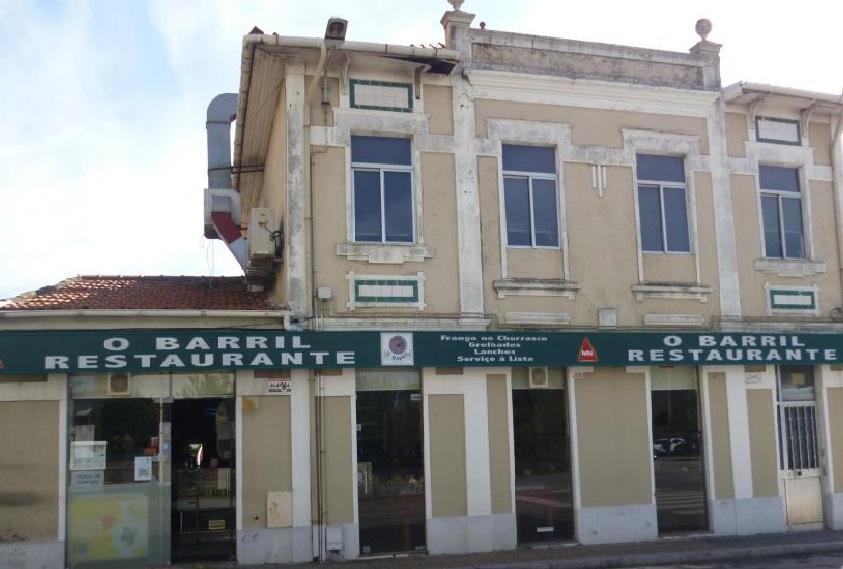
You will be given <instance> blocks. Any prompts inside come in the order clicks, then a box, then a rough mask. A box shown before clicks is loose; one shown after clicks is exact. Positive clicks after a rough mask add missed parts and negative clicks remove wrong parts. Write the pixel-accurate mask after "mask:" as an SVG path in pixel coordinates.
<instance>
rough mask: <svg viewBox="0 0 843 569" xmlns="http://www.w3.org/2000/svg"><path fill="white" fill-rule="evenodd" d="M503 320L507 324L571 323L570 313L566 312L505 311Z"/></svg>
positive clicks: (548, 324) (547, 324)
mask: <svg viewBox="0 0 843 569" xmlns="http://www.w3.org/2000/svg"><path fill="white" fill-rule="evenodd" d="M503 321H504V322H505V323H507V324H537V325H543V326H544V325H546V326H564V325H567V324H570V323H571V315H570V314H568V313H567V312H505V313H504V315H503Z"/></svg>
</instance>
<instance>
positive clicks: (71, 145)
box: [0, 0, 843, 299]
mask: <svg viewBox="0 0 843 569" xmlns="http://www.w3.org/2000/svg"><path fill="white" fill-rule="evenodd" d="M782 6H784V5H782ZM446 9H450V6H449V5H448V4H446V2H445V1H444V0H403V1H390V0H365V1H363V0H344V1H321V0H310V1H309V2H306V3H303V2H292V1H288V0H239V1H237V0H146V1H143V0H123V1H119V0H94V1H86V0H72V1H66V2H61V1H52V0H50V1H47V0H43V1H22V0H0V172H2V175H0V299H3V298H9V297H13V296H15V295H17V294H20V293H22V292H25V291H29V290H34V289H37V288H39V287H41V286H45V285H49V284H55V283H57V282H59V281H61V280H62V279H65V278H68V277H72V276H75V275H80V274H100V275H118V274H122V275H138V274H142V275H161V274H169V275H208V274H212V275H237V274H241V273H240V270H239V267H238V265H237V263H236V262H235V261H234V260H233V257H232V256H231V254H230V253H229V252H228V249H227V248H226V247H225V245H223V244H222V242H220V241H208V240H206V239H204V237H203V235H202V233H203V220H202V191H203V188H204V187H205V186H206V185H207V174H206V169H207V162H206V154H205V152H206V148H205V125H204V122H205V110H206V108H207V105H208V102H209V101H210V100H211V99H212V98H213V97H214V96H215V95H216V94H218V93H222V92H236V91H237V89H238V86H239V72H240V47H241V39H242V36H243V34H245V33H247V32H248V31H249V30H250V29H252V27H253V26H258V27H260V28H261V29H263V30H264V31H265V32H267V33H271V32H277V33H279V34H281V35H295V36H311V37H321V36H322V34H323V32H324V28H325V23H326V21H327V19H328V18H329V17H331V16H340V17H344V18H346V19H348V21H349V26H348V35H347V39H349V40H356V41H371V42H379V43H396V44H405V45H406V44H416V45H418V44H422V43H424V44H431V43H436V42H440V41H442V42H444V37H443V33H442V28H441V26H440V24H439V20H440V18H441V16H442V14H443V12H444V11H445V10H446ZM463 10H464V11H467V12H472V13H474V14H476V18H475V19H474V23H473V25H474V26H475V27H477V26H479V24H480V22H481V21H484V22H486V27H487V29H494V30H507V31H517V32H523V33H533V34H542V35H552V36H557V37H564V38H569V39H577V40H585V41H597V42H602V43H615V44H622V45H632V46H640V47H649V48H656V49H666V50H671V51H685V50H687V49H688V48H689V47H690V46H691V45H693V44H694V43H696V41H698V39H699V38H698V37H697V36H696V34H695V32H694V23H695V22H696V20H697V19H699V18H702V17H706V18H709V19H711V20H712V22H713V24H714V26H713V31H712V33H711V35H710V36H709V40H710V41H714V42H717V43H722V44H723V49H722V51H721V74H722V78H723V84H724V85H727V84H730V83H733V82H736V81H741V80H744V81H753V82H758V83H771V84H774V85H781V86H787V87H796V88H801V89H808V90H814V91H822V92H826V93H833V94H838V93H840V92H841V89H843V64H841V54H843V46H841V42H840V39H839V26H840V22H841V21H843V2H841V1H839V0H822V1H821V0H801V1H800V2H799V3H790V4H788V5H787V8H785V7H778V6H777V4H776V3H771V2H766V1H765V2H761V1H757V0H752V1H749V0H744V1H742V2H736V1H734V0H728V1H723V0H710V1H708V2H704V3H702V2H679V1H676V0H669V1H668V0H665V1H662V0H658V1H639V2H629V1H615V0H612V1H610V0H591V1H589V2H577V3H576V4H574V3H571V2H564V1H558V0H557V1H550V0H545V1H541V0H519V1H518V2H505V1H503V0H467V1H466V2H465V4H464V5H463Z"/></svg>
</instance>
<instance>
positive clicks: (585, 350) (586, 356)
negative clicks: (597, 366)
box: [577, 338, 598, 364]
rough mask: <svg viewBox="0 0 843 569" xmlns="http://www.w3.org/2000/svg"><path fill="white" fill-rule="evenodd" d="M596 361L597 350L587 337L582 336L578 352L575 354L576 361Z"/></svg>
mask: <svg viewBox="0 0 843 569" xmlns="http://www.w3.org/2000/svg"><path fill="white" fill-rule="evenodd" d="M597 361H598V360H597V350H595V349H594V346H593V345H592V344H591V342H590V341H589V340H588V338H583V339H582V344H581V345H580V353H579V354H578V355H577V362H579V363H588V364H594V363H597Z"/></svg>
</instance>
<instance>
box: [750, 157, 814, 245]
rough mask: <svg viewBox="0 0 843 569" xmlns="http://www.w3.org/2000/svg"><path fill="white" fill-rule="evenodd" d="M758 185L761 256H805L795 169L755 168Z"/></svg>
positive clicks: (800, 203)
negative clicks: (762, 227) (762, 238)
mask: <svg viewBox="0 0 843 569" xmlns="http://www.w3.org/2000/svg"><path fill="white" fill-rule="evenodd" d="M758 177H759V186H760V187H761V218H762V222H763V225H764V255H765V256H767V257H780V258H797V259H801V258H804V257H805V233H804V230H803V226H802V192H801V190H800V188H799V170H798V169H796V168H782V167H779V166H759V167H758Z"/></svg>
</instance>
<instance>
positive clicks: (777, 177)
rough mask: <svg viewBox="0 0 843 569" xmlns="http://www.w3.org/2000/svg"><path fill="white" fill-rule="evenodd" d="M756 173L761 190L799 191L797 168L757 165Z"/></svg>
mask: <svg viewBox="0 0 843 569" xmlns="http://www.w3.org/2000/svg"><path fill="white" fill-rule="evenodd" d="M758 175H759V177H760V183H761V189H763V190H781V191H786V192H798V191H799V170H797V169H796V168H780V167H778V166H759V167H758Z"/></svg>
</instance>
